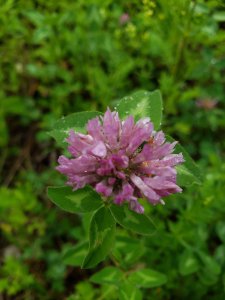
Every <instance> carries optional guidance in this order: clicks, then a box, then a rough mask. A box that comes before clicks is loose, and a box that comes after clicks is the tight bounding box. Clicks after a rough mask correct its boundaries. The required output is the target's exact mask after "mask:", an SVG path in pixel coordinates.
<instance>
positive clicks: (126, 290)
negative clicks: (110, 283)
mask: <svg viewBox="0 0 225 300" xmlns="http://www.w3.org/2000/svg"><path fill="white" fill-rule="evenodd" d="M142 299H143V297H142V293H141V291H140V290H139V289H137V288H136V287H135V286H134V285H133V284H132V283H131V282H129V281H127V280H126V282H123V283H122V284H121V286H120V288H119V300H142Z"/></svg>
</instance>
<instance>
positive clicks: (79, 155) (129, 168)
mask: <svg viewBox="0 0 225 300" xmlns="http://www.w3.org/2000/svg"><path fill="white" fill-rule="evenodd" d="M67 142H68V144H69V147H68V151H69V152H70V153H71V155H72V158H67V157H65V156H60V157H59V159H58V162H59V166H58V167H57V170H58V171H59V172H60V173H62V174H64V175H66V176H67V177H68V181H67V184H68V185H70V186H72V188H73V189H74V190H77V189H80V188H82V187H84V186H85V185H87V184H89V185H91V186H92V187H93V188H94V189H95V190H96V191H97V192H98V193H99V194H101V195H102V196H104V197H110V199H112V201H113V202H114V203H115V204H117V205H122V204H123V203H124V202H128V203H129V207H130V209H131V210H134V211H136V212H137V213H143V212H144V208H143V206H141V205H140V203H139V202H138V198H145V199H147V200H148V201H149V202H150V203H151V204H153V205H155V204H158V203H161V204H164V201H163V200H162V199H161V197H164V196H168V195H170V194H173V193H177V192H181V191H182V189H181V188H180V187H179V186H177V184H176V174H177V172H176V169H175V166H176V165H177V164H180V163H182V162H183V161H184V159H183V155H182V154H181V153H180V154H172V152H173V150H174V147H175V145H176V142H174V143H168V142H166V141H165V136H164V133H163V132H162V131H159V132H155V131H154V130H153V124H152V123H151V122H150V120H149V118H145V119H141V120H139V121H138V122H137V123H135V122H134V118H133V117H132V116H129V117H128V118H127V119H126V120H125V121H121V120H120V119H119V116H118V113H117V112H111V111H110V109H108V110H107V111H106V113H105V114H104V116H103V117H97V118H94V119H92V120H90V121H89V122H88V123H87V134H86V135H85V134H81V133H77V132H74V131H73V130H71V131H70V134H69V137H68V138H67Z"/></svg>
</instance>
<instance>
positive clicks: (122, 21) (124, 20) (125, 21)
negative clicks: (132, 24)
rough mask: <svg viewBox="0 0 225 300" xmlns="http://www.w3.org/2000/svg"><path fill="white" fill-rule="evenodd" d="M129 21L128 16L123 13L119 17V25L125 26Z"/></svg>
mask: <svg viewBox="0 0 225 300" xmlns="http://www.w3.org/2000/svg"><path fill="white" fill-rule="evenodd" d="M129 20H130V16H129V14H128V13H123V14H122V15H121V16H120V25H124V24H126V23H127V22H129Z"/></svg>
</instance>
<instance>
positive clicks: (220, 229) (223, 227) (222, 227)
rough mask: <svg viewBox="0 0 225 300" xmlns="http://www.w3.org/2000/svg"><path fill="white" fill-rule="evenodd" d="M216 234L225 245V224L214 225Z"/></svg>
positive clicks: (220, 222)
mask: <svg viewBox="0 0 225 300" xmlns="http://www.w3.org/2000/svg"><path fill="white" fill-rule="evenodd" d="M216 233H217V235H218V237H219V238H220V240H221V241H222V242H224V243H225V222H222V221H219V222H218V223H217V224H216Z"/></svg>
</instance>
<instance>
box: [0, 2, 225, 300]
mask: <svg viewBox="0 0 225 300" xmlns="http://www.w3.org/2000/svg"><path fill="white" fill-rule="evenodd" d="M224 28H225V5H224V2H223V1H219V0H218V1H216V0H208V1H207V0H194V1H189V0H157V1H150V0H143V1H136V0H131V1H112V0H104V1H101V0H88V1H87V0H76V1H69V0H59V1H53V0H49V1H46V0H35V1H34V0H0V87H1V88H0V147H1V155H0V180H1V188H0V230H1V232H0V267H1V268H0V299H4V300H5V299H7V300H8V299H10V300H11V299H18V300H19V299H24V300H30V299H32V300H33V299H34V300H35V299H41V300H50V299H60V300H61V299H66V300H73V299H74V300H83V299H85V300H92V299H93V300H94V299H102V300H104V299H109V300H110V299H112V300H113V299H118V291H117V288H116V285H107V284H100V285H99V284H96V279H95V280H93V277H91V276H92V274H94V273H95V272H97V271H98V270H100V269H101V267H103V266H109V265H117V266H118V265H119V266H121V267H122V268H123V269H124V270H135V269H139V268H141V267H142V266H147V267H149V268H153V269H155V270H157V271H160V272H161V273H163V274H165V275H167V278H168V280H167V283H166V284H165V285H164V286H163V287H158V288H157V287H156V288H147V289H143V290H142V294H143V298H144V299H157V300H158V299H159V300H161V299H162V300H167V299H168V300H169V299H173V300H178V299H179V300H180V299H190V297H191V298H192V299H193V300H195V299H196V300H198V299H213V300H214V299H215V300H220V299H221V300H222V299H224V294H225V219H224V216H225V197H224V192H225V188H224V186H225V162H224V161H225V160H224V156H225V155H224V154H225V152H224V151H225V140H224V138H223V137H224V130H225V112H224V108H225V43H224V41H225V31H224ZM156 88H159V89H160V90H161V92H162V94H163V100H164V115H165V116H164V120H163V129H164V130H165V131H166V132H167V133H169V134H171V135H172V136H173V137H174V138H177V139H178V140H179V141H181V143H182V144H183V145H184V146H185V147H186V149H187V150H188V151H189V153H190V154H191V155H192V157H193V158H194V159H196V160H197V161H198V164H199V165H200V166H201V168H202V169H203V172H204V174H205V179H204V183H203V185H202V186H191V187H190V188H189V189H186V190H184V192H183V194H181V195H179V196H173V197H171V198H170V199H168V200H167V201H166V206H165V207H159V206H158V207H152V208H151V209H150V211H149V214H150V215H152V217H153V219H154V221H155V223H156V225H157V227H158V231H157V233H156V234H155V235H154V236H152V237H150V238H147V237H146V238H144V239H141V240H140V238H139V236H138V235H134V234H132V235H131V234H130V233H129V232H125V231H123V230H122V229H121V230H120V232H119V234H118V237H117V239H118V243H119V245H118V249H120V251H118V253H114V254H115V255H114V257H116V258H117V259H116V260H115V259H113V260H110V259H108V261H107V262H104V263H103V264H102V266H100V267H98V268H96V269H95V270H91V271H90V270H81V269H80V268H79V267H77V265H78V264H79V262H80V260H81V258H82V257H83V254H84V252H85V249H86V246H85V244H84V245H83V246H82V245H81V246H79V247H80V248H79V249H78V250H79V251H77V249H76V252H74V253H75V255H74V258H73V259H72V261H71V260H68V259H66V255H65V253H66V252H67V251H70V250H71V249H73V248H71V247H73V246H76V245H80V242H85V239H86V237H87V226H86V219H88V218H90V216H89V215H88V214H87V215H85V216H83V217H82V218H80V217H77V216H74V215H70V214H67V213H63V212H62V211H61V210H59V209H58V208H57V207H55V206H53V205H52V204H51V203H50V201H49V199H47V196H46V186H48V185H55V184H56V183H58V184H61V183H63V178H62V177H61V176H60V175H59V174H57V172H55V170H54V167H55V165H56V159H57V156H58V155H59V153H60V151H59V149H58V150H57V149H56V148H55V144H54V142H53V140H52V139H51V138H50V136H48V135H47V134H46V132H47V131H49V130H50V128H51V126H52V124H53V123H54V121H55V120H56V119H57V118H59V117H61V116H62V115H66V114H68V113H71V112H76V111H81V110H104V109H105V108H106V107H107V106H108V105H109V106H112V107H113V105H114V102H113V101H116V99H118V98H121V97H122V96H124V95H127V94H129V93H131V92H133V91H135V90H138V89H145V90H154V89H156ZM124 245H125V247H124ZM72 251H73V250H72ZM67 253H68V252H67ZM71 264H72V265H73V266H71ZM91 278H92V279H91ZM93 281H95V282H93ZM137 297H139V296H137ZM137 297H136V298H135V299H140V298H137ZM121 299H123V298H121ZM124 299H125V298H124ZM129 299H130V298H129Z"/></svg>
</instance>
